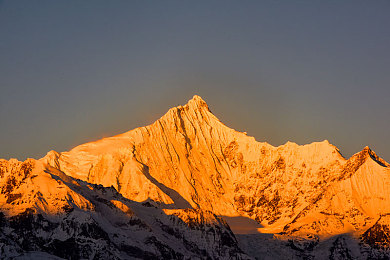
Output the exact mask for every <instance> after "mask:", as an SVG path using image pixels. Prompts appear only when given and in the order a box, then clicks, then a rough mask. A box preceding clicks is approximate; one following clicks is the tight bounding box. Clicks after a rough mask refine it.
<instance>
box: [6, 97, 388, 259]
mask: <svg viewBox="0 0 390 260" xmlns="http://www.w3.org/2000/svg"><path fill="white" fill-rule="evenodd" d="M40 162H41V163H42V165H44V166H45V167H51V169H55V170H58V171H59V172H64V173H65V174H67V175H69V176H72V177H73V178H77V179H81V180H83V181H85V182H87V183H94V184H101V185H103V186H105V187H111V186H112V187H113V188H115V190H117V191H118V192H119V193H120V194H121V195H123V196H124V197H125V198H126V199H128V200H131V201H136V202H145V201H149V202H150V203H154V205H156V206H157V207H158V208H161V209H163V210H165V211H168V210H170V211H175V210H176V211H177V210H181V212H185V211H183V210H184V209H192V210H201V211H207V212H212V213H214V214H216V215H219V216H222V218H223V217H224V216H226V217H231V218H232V217H233V218H234V217H242V218H247V219H252V220H255V221H257V222H258V223H259V225H261V227H260V228H259V231H260V232H262V233H269V234H274V235H273V236H271V237H272V238H271V239H270V240H269V239H268V240H266V241H264V239H263V238H259V237H256V236H252V237H251V238H250V240H248V239H249V238H248V236H245V235H244V234H240V233H241V232H240V230H239V229H236V230H234V231H235V232H236V236H237V237H238V239H239V241H241V242H240V243H241V247H243V248H244V247H245V245H246V244H247V243H249V242H248V241H252V242H251V243H256V241H257V242H258V241H259V239H260V241H261V243H263V244H264V245H267V247H270V248H273V247H275V248H280V243H281V244H283V248H285V247H284V246H287V248H289V249H288V250H292V251H291V252H295V253H296V254H295V253H294V254H292V255H294V256H296V257H297V258H305V257H312V256H318V255H322V256H329V257H331V258H334V259H336V258H337V257H341V256H348V255H349V256H351V257H364V256H367V255H370V254H371V255H377V254H383V255H386V254H387V253H386V250H385V248H386V247H385V246H382V247H380V248H379V249H374V247H373V246H372V243H371V242H370V243H371V244H370V243H368V244H367V243H366V241H372V239H368V238H365V239H363V238H364V236H363V234H366V233H367V230H369V229H370V228H371V230H373V231H372V232H376V231H375V230H379V229H378V228H374V226H375V225H378V224H377V223H378V219H380V218H381V217H382V216H384V215H386V214H388V213H390V196H389V195H390V188H389V187H390V186H389V185H388V184H390V177H389V176H390V175H389V174H390V171H389V164H388V163H387V162H385V161H384V160H383V159H381V158H379V157H378V156H377V155H376V154H375V153H374V152H373V151H372V150H371V149H369V148H368V147H366V148H364V149H363V150H362V151H361V152H359V153H357V154H355V155H354V156H352V157H351V158H349V159H346V158H344V157H343V156H342V155H341V154H340V153H339V150H338V149H337V148H336V147H335V146H333V145H331V144H330V143H329V142H328V141H323V142H316V143H312V144H308V145H303V146H299V145H297V144H295V143H291V142H288V143H286V144H285V145H282V146H279V147H273V146H271V145H269V144H267V143H262V142H257V141H256V140H255V139H254V138H253V137H249V136H247V135H246V134H245V133H240V132H237V131H235V130H233V129H231V128H228V127H227V126H225V125H224V124H223V123H221V122H220V121H219V120H218V119H217V118H216V117H215V116H214V115H213V114H212V113H211V111H210V109H209V107H208V105H207V104H206V102H205V101H204V100H203V99H202V98H200V97H199V96H194V98H193V99H191V100H190V101H189V102H188V104H186V105H185V106H179V107H175V108H172V109H170V110H169V111H168V112H167V113H166V114H165V115H164V116H162V117H161V118H160V119H159V120H157V121H156V122H155V123H153V124H152V125H149V126H146V127H141V128H137V129H134V130H132V131H129V132H126V133H124V134H121V135H118V136H114V137H110V138H105V139H102V140H99V141H96V142H91V143H87V144H83V145H80V146H78V147H75V148H74V149H72V150H71V151H69V152H63V153H57V152H55V151H51V152H49V153H48V154H47V156H45V157H44V158H42V159H41V160H40ZM10 194H11V193H10ZM12 194H14V193H12ZM15 194H17V193H15ZM16 196H18V195H16ZM13 198H16V197H11V199H13ZM7 199H8V198H7ZM4 207H5V206H4ZM197 221H199V220H196V221H195V222H197ZM380 230H386V229H385V228H382V226H381V229H380ZM372 232H371V233H372ZM378 232H379V231H378ZM371 233H370V236H369V237H371V238H372V237H375V236H374V235H372V234H371ZM347 234H348V236H347ZM366 237H367V236H366ZM253 241H255V242H253ZM275 241H276V242H275ZM351 241H352V242H351ZM359 241H360V242H359ZM321 243H325V244H326V243H327V244H326V245H327V246H321V247H319V246H318V245H319V244H321ZM359 243H360V244H359ZM384 244H386V242H384ZM363 245H364V246H363ZM366 246H367V247H368V248H369V250H368V249H367V247H366ZM258 247H259V248H260V249H259V250H260V251H261V250H262V249H261V247H262V246H261V244H260V243H258ZM324 247H325V248H326V253H323V252H320V253H319V254H317V253H318V252H317V251H318V250H317V248H324ZM356 248H358V249H356ZM371 249H372V250H377V251H378V250H379V251H378V252H376V251H375V252H376V253H375V252H374V251H372V250H371ZM283 250H286V249H283ZM316 250H317V251H316ZM364 250H366V251H364ZM367 250H368V251H367ZM370 250H371V251H370ZM252 251H253V250H252ZM255 251H256V250H255ZM260 251H257V252H260ZM288 252H290V251H288ZM291 252H290V254H291ZM373 252H374V253H373ZM383 252H384V253H383ZM253 254H256V253H253ZM270 257H277V255H272V254H271V255H270Z"/></svg>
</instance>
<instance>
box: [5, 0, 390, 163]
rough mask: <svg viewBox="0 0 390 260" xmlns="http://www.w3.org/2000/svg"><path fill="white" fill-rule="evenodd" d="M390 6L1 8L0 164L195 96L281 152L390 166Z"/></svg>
mask: <svg viewBox="0 0 390 260" xmlns="http://www.w3.org/2000/svg"><path fill="white" fill-rule="evenodd" d="M389 14H390V1H356V0H353V1H352V0H351V1H225V0H224V1H96V0H95V1H49V0H48V1H28V0H26V1H19V0H16V1H0V93H1V94H0V158H9V157H17V158H19V159H24V158H26V157H33V158H39V157H42V156H44V155H45V153H46V152H47V151H49V150H51V149H54V150H57V151H64V150H68V149H70V148H72V147H73V146H75V145H78V144H81V143H83V142H87V141H92V140H96V139H99V138H102V137H104V136H110V135H114V134H119V133H122V132H125V131H127V130H130V129H132V128H135V127H138V126H143V125H147V124H150V123H152V122H153V121H154V120H156V119H158V118H159V117H160V116H161V115H163V114H164V113H165V112H166V111H167V110H168V109H169V108H170V107H173V106H177V105H180V104H185V103H186V102H187V100H188V99H190V98H191V97H192V96H193V95H194V94H198V95H200V96H202V97H203V98H204V99H205V100H206V102H207V103H208V104H209V106H210V108H211V110H212V111H213V113H214V114H215V115H216V116H217V117H219V118H220V119H221V121H222V122H224V123H225V124H226V125H228V126H230V127H232V128H235V129H236V130H240V131H246V132H248V134H249V135H252V136H254V137H255V138H256V139H257V140H258V141H267V142H269V143H271V144H273V145H280V144H283V143H285V142H286V141H288V140H291V141H294V142H297V143H299V144H305V143H310V142H313V141H321V140H323V139H328V140H329V141H330V142H331V143H333V144H335V145H336V146H338V147H339V148H340V149H341V152H342V153H343V154H344V155H345V156H347V157H348V156H350V155H352V154H353V153H355V152H358V151H359V150H361V149H362V148H363V147H364V146H365V145H369V146H370V147H371V148H373V149H374V150H375V151H376V152H377V153H378V154H379V155H380V156H382V157H384V159H386V160H387V161H389V160H390V119H389V114H390V29H389V28H390V15H389Z"/></svg>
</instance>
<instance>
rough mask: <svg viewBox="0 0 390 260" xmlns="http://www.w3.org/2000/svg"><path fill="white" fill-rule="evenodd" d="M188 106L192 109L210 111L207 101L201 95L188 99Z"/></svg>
mask: <svg viewBox="0 0 390 260" xmlns="http://www.w3.org/2000/svg"><path fill="white" fill-rule="evenodd" d="M185 106H188V108H190V109H202V108H204V109H206V110H208V111H210V109H209V107H208V105H207V103H206V101H204V100H203V99H202V98H201V97H200V96H198V95H194V96H193V97H192V99H190V100H189V101H188V103H187V104H186V105H185Z"/></svg>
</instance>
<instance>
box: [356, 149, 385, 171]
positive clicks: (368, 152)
mask: <svg viewBox="0 0 390 260" xmlns="http://www.w3.org/2000/svg"><path fill="white" fill-rule="evenodd" d="M354 157H356V158H361V159H363V160H366V159H367V158H371V159H372V160H373V161H375V162H376V163H378V164H379V165H381V166H383V167H389V166H390V164H389V163H387V162H386V161H385V160H383V159H382V158H380V157H379V156H378V155H377V154H376V153H375V152H374V151H373V150H372V149H371V148H370V147H368V146H366V147H364V148H363V150H361V151H360V152H358V153H356V154H354V155H353V156H352V157H351V158H354Z"/></svg>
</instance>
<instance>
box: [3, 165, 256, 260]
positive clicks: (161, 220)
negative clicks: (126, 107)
mask: <svg viewBox="0 0 390 260" xmlns="http://www.w3.org/2000/svg"><path fill="white" fill-rule="evenodd" d="M0 166H1V167H0V174H1V181H2V182H1V184H0V189H1V193H0V201H1V202H0V209H1V211H2V213H1V214H0V258H13V257H15V258H16V259H17V258H23V257H24V258H27V259H30V258H34V257H35V258H36V259H42V257H43V258H50V257H53V259H56V258H55V257H60V258H65V259H103V258H105V259H133V258H142V259H158V258H164V259H183V258H187V259H190V258H191V259H204V258H213V259H218V258H238V259H248V257H247V256H246V255H245V254H243V253H242V252H241V251H240V249H239V248H238V246H237V242H236V238H235V236H234V234H233V233H232V232H231V230H230V228H229V226H228V225H227V224H226V222H225V221H224V220H223V219H221V218H219V217H217V216H216V215H214V214H213V213H212V212H209V211H204V210H201V209H170V210H168V209H162V208H159V207H157V206H155V205H153V203H151V202H144V203H139V202H134V201H131V200H128V199H126V198H124V197H123V196H122V195H121V194H119V193H118V192H117V191H116V190H115V189H114V188H109V187H107V188H105V187H103V186H102V185H93V184H89V183H87V182H83V181H80V180H77V179H74V178H72V177H69V176H67V175H65V174H64V173H62V172H60V171H59V170H57V169H54V168H52V167H50V166H45V165H43V164H42V162H39V161H35V160H32V159H29V160H27V161H25V162H19V161H16V160H11V161H5V160H1V161H0ZM43 253H45V254H43Z"/></svg>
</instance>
